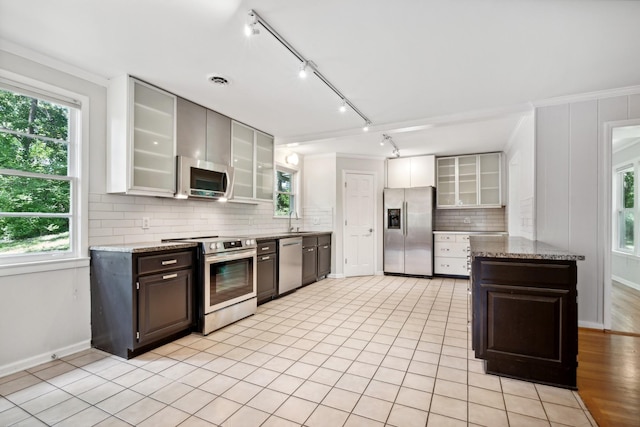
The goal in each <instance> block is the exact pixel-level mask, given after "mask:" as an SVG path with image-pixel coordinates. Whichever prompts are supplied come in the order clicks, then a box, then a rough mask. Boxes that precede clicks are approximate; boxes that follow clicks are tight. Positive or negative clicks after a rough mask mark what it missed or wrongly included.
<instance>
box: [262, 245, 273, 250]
mask: <svg viewBox="0 0 640 427" xmlns="http://www.w3.org/2000/svg"><path fill="white" fill-rule="evenodd" d="M269 249H271V248H270V247H269V246H265V247H264V248H262V250H263V251H268V250H269Z"/></svg>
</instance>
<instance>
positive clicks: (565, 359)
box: [471, 236, 584, 389]
mask: <svg viewBox="0 0 640 427" xmlns="http://www.w3.org/2000/svg"><path fill="white" fill-rule="evenodd" d="M579 260H584V256H582V255H576V254H572V253H570V252H567V251H564V250H561V249H558V248H555V247H553V246H550V245H547V244H545V243H543V242H538V241H532V240H528V239H524V238H519V237H509V236H471V299H472V344H473V349H474V351H475V356H476V358H479V359H484V360H485V369H486V371H487V373H492V374H497V375H502V376H507V377H512V378H518V379H522V380H527V381H533V382H538V383H543V384H550V385H554V386H558V387H565V388H570V389H575V388H576V368H577V360H576V358H577V354H578V306H577V291H576V284H577V266H576V261H579Z"/></svg>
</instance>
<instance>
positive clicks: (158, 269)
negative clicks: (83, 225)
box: [91, 249, 194, 359]
mask: <svg viewBox="0 0 640 427" xmlns="http://www.w3.org/2000/svg"><path fill="white" fill-rule="evenodd" d="M193 262H194V251H193V250H191V249H189V250H180V251H158V252H144V253H132V252H113V251H101V250H92V251H91V345H92V346H93V347H95V348H98V349H100V350H104V351H106V352H109V353H112V354H115V355H117V356H120V357H124V358H127V359H129V358H131V357H135V356H137V355H139V354H141V353H144V352H145V351H148V350H150V349H152V348H154V347H157V346H159V345H162V344H164V343H165V342H168V341H171V340H173V339H175V338H177V337H179V336H182V335H186V334H188V333H189V332H190V331H191V329H192V327H193V322H194V316H193V307H194V302H193V292H194V291H193V289H194V283H193V282H194V279H193Z"/></svg>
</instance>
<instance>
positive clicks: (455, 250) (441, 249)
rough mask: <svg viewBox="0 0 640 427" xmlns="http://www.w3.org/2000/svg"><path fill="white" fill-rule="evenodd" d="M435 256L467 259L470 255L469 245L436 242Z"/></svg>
mask: <svg viewBox="0 0 640 427" xmlns="http://www.w3.org/2000/svg"><path fill="white" fill-rule="evenodd" d="M433 254H434V256H436V257H449V258H465V259H466V257H467V255H468V254H469V244H467V243H449V242H436V243H435V245H434V251H433Z"/></svg>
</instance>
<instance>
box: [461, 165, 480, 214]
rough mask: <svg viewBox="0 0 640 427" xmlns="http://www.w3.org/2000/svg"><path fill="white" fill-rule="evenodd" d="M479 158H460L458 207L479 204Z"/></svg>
mask: <svg viewBox="0 0 640 427" xmlns="http://www.w3.org/2000/svg"><path fill="white" fill-rule="evenodd" d="M477 167H478V165H477V156H475V155H474V156H460V157H458V203H457V204H458V206H466V205H477V204H478V170H477Z"/></svg>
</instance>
